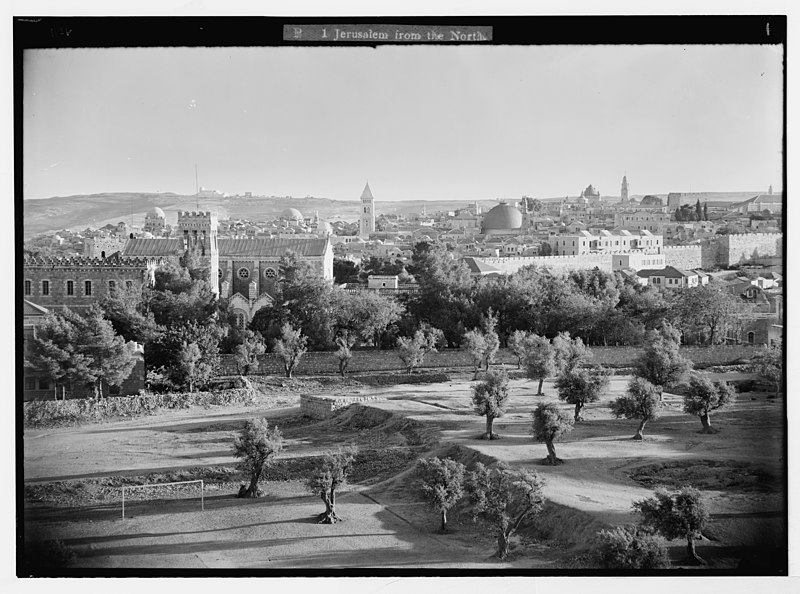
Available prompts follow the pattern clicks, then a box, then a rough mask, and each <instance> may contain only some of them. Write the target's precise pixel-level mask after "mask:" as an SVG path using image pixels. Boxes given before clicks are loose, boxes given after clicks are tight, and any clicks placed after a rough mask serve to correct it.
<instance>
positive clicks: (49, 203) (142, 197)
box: [22, 192, 758, 238]
mask: <svg viewBox="0 0 800 594" xmlns="http://www.w3.org/2000/svg"><path fill="white" fill-rule="evenodd" d="M757 194H758V192H694V193H684V194H683V197H684V198H686V199H688V200H690V201H691V202H692V203H694V202H695V201H696V200H697V199H698V198H699V199H700V201H701V202H706V201H707V202H721V203H728V204H729V203H732V202H739V201H742V200H746V199H748V198H752V197H753V196H756V195H757ZM654 195H656V196H659V197H661V198H662V199H663V200H664V201H665V202H666V198H667V195H666V194H654ZM635 198H636V199H637V200H640V199H641V196H635ZM561 199H563V198H542V199H541V200H543V201H547V202H549V201H552V200H561ZM602 200H603V201H604V202H609V203H614V202H617V201H618V200H619V198H618V197H614V196H603V197H602ZM516 201H517V199H509V200H508V202H509V203H514V202H516ZM198 202H199V205H198ZM474 203H475V202H474V201H469V200H402V201H392V202H388V201H387V202H384V201H381V200H376V201H375V210H376V213H377V214H378V215H381V214H400V215H406V216H407V215H410V214H415V213H422V210H423V206H424V208H425V212H426V213H427V214H429V215H432V214H434V213H437V212H447V211H454V210H458V209H462V208H467V207H470V206H473V205H474ZM478 204H479V205H480V207H481V209H482V210H483V212H486V211H487V210H489V209H490V208H492V207H493V206H496V205H497V204H498V201H497V200H479V201H478ZM154 206H158V207H159V208H161V209H162V210H163V211H164V213H165V214H166V217H167V222H168V223H170V224H174V223H175V222H176V221H177V219H178V211H179V210H198V206H199V210H211V211H213V212H216V213H217V215H218V216H219V218H220V219H221V220H224V219H227V218H233V219H248V220H251V221H264V220H269V219H274V218H276V217H277V216H278V215H280V213H281V212H282V211H283V210H285V209H287V208H296V209H297V210H299V211H300V212H301V213H303V214H304V215H305V216H308V217H310V216H313V215H314V213H315V212H318V213H319V216H320V218H321V219H323V220H326V221H336V220H344V221H356V220H358V216H359V213H360V210H361V208H360V207H361V204H360V202H358V201H357V200H332V199H330V198H321V197H306V198H292V197H275V196H273V197H257V196H253V197H249V198H244V197H239V196H236V197H216V198H199V199H198V198H197V197H195V196H186V195H182V194H173V193H169V192H167V193H160V194H151V193H143V192H116V193H104V194H90V195H77V196H56V197H53V198H44V199H41V200H23V203H22V209H23V226H24V237H25V238H29V237H32V236H34V235H37V234H39V233H44V232H48V231H57V230H59V229H71V230H82V229H85V228H86V227H102V226H103V225H106V224H108V223H111V224H116V223H118V222H120V221H125V222H132V223H133V224H134V225H139V226H141V225H142V224H144V216H145V214H146V213H147V212H148V211H149V210H151V209H152V208H153V207H154Z"/></svg>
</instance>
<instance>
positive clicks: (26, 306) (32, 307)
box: [22, 299, 50, 316]
mask: <svg viewBox="0 0 800 594" xmlns="http://www.w3.org/2000/svg"><path fill="white" fill-rule="evenodd" d="M48 313H50V310H49V309H47V308H45V307H42V306H41V305H36V304H35V303H33V302H32V301H28V300H27V299H23V300H22V315H23V316H43V315H45V314H48Z"/></svg>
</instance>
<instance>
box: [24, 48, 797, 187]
mask: <svg viewBox="0 0 800 594" xmlns="http://www.w3.org/2000/svg"><path fill="white" fill-rule="evenodd" d="M782 68H783V65H782V56H781V54H780V49H779V48H777V47H759V46H687V47H683V46H558V47H555V46H546V47H489V46H483V47H475V46H473V47H464V46H461V47H430V46H429V47H392V46H386V47H379V48H378V49H371V48H214V49H190V48H167V49H80V50H72V49H59V50H33V51H28V52H26V55H25V61H24V84H25V87H24V126H25V134H24V142H25V146H24V176H25V178H24V182H25V183H24V188H25V198H46V197H50V196H66V195H71V194H88V193H97V192H115V191H142V192H155V191H163V192H177V193H184V194H190V193H193V192H194V191H195V176H194V167H195V163H196V164H197V166H198V169H199V177H200V185H202V186H205V187H207V188H213V189H217V190H220V191H224V192H229V193H243V192H246V191H251V192H253V193H255V194H274V195H293V196H297V197H302V196H306V195H309V194H310V195H315V196H325V197H329V198H337V199H344V200H355V199H358V197H359V196H360V194H361V190H362V188H363V186H364V182H365V181H366V180H369V183H370V186H371V188H372V190H373V193H374V194H375V197H376V199H377V200H402V199H412V198H416V199H464V200H474V199H491V198H508V199H512V198H518V197H519V196H521V195H523V194H526V195H530V196H538V197H555V196H565V195H573V196H574V195H577V194H579V193H580V191H581V190H582V189H583V188H584V187H586V185H588V184H589V183H592V184H594V186H595V187H597V188H598V189H599V190H600V192H601V193H602V194H603V195H618V194H619V189H620V181H621V179H622V175H623V174H625V173H627V175H628V179H629V181H630V184H631V193H633V194H644V193H666V192H670V191H690V190H691V191H737V190H741V191H754V190H755V191H759V190H762V191H766V189H767V187H768V186H769V185H770V184H773V185H774V186H775V189H776V190H777V189H779V188H780V187H781V185H782V184H781V138H782V133H783V132H782V125H783V124H782V110H783V104H782V101H783V99H782V92H783V91H782Z"/></svg>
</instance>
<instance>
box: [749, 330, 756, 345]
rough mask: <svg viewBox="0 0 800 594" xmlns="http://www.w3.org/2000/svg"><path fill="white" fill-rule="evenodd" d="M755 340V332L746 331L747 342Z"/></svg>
mask: <svg viewBox="0 0 800 594" xmlns="http://www.w3.org/2000/svg"><path fill="white" fill-rule="evenodd" d="M755 341H756V333H755V332H748V333H747V342H748V344H753V343H755Z"/></svg>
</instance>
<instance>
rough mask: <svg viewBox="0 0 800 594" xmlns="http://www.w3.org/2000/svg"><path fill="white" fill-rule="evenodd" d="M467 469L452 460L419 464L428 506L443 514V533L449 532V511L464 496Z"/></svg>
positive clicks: (434, 460)
mask: <svg viewBox="0 0 800 594" xmlns="http://www.w3.org/2000/svg"><path fill="white" fill-rule="evenodd" d="M465 472H466V468H465V467H464V465H463V464H462V463H461V462H458V461H456V460H453V459H452V458H444V459H441V458H428V459H427V460H424V459H422V460H420V461H419V462H417V473H418V475H419V477H420V489H421V491H422V495H423V496H424V497H425V500H426V501H427V502H428V504H429V505H430V506H431V507H432V508H434V509H435V510H437V511H438V512H439V513H441V516H442V527H441V531H442V532H446V531H447V510H448V509H450V508H451V507H453V506H454V505H455V504H456V503H457V502H458V501H459V500H460V499H461V498H462V497H463V496H464V473H465Z"/></svg>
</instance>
